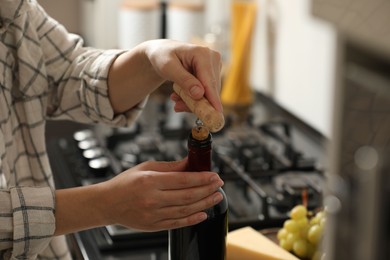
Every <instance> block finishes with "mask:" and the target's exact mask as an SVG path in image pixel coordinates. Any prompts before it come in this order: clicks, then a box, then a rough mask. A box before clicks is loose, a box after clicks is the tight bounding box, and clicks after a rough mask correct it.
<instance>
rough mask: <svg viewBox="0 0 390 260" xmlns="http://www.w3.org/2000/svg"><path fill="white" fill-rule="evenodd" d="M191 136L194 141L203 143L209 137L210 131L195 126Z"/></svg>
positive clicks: (203, 127)
mask: <svg viewBox="0 0 390 260" xmlns="http://www.w3.org/2000/svg"><path fill="white" fill-rule="evenodd" d="M191 134H192V137H193V138H194V139H196V140H198V141H203V140H206V139H207V137H208V136H209V130H208V129H207V127H205V126H195V127H193V128H192V132H191Z"/></svg>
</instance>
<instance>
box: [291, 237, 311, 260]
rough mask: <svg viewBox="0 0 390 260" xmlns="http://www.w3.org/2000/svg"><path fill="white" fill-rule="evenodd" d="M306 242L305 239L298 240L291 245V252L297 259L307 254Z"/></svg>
mask: <svg viewBox="0 0 390 260" xmlns="http://www.w3.org/2000/svg"><path fill="white" fill-rule="evenodd" d="M308 244H309V243H308V242H307V241H306V240H305V239H299V240H297V241H295V242H294V244H293V252H294V254H296V255H297V256H298V257H302V258H303V257H306V255H307V253H308Z"/></svg>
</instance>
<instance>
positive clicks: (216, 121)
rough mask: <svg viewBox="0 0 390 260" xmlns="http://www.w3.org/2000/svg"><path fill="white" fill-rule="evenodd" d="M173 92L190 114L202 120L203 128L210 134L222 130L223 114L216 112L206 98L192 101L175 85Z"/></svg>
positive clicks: (223, 123)
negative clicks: (184, 104)
mask: <svg viewBox="0 0 390 260" xmlns="http://www.w3.org/2000/svg"><path fill="white" fill-rule="evenodd" d="M173 90H174V91H175V92H176V94H178V95H179V96H180V97H181V99H182V100H183V101H184V103H186V105H187V107H188V108H189V109H190V110H191V111H192V113H194V114H195V115H196V116H197V117H198V118H199V119H200V120H202V122H203V124H204V126H206V127H207V128H208V129H209V131H210V132H213V133H215V132H218V131H220V130H221V129H222V128H223V126H224V125H225V118H224V116H223V113H221V112H218V111H217V110H216V109H215V108H214V107H213V106H212V105H211V104H210V103H209V101H208V100H207V99H206V98H204V97H203V98H201V99H199V100H194V99H192V98H191V97H190V96H189V95H187V94H186V93H185V92H184V91H183V90H182V88H181V87H180V86H179V85H177V84H176V83H174V84H173Z"/></svg>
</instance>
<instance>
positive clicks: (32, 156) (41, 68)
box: [0, 0, 144, 259]
mask: <svg viewBox="0 0 390 260" xmlns="http://www.w3.org/2000/svg"><path fill="white" fill-rule="evenodd" d="M121 52H122V51H120V50H107V51H103V50H97V49H93V48H86V47H83V42H82V40H81V38H80V37H78V36H76V35H73V34H69V33H68V32H67V31H66V30H65V28H64V27H63V26H61V25H60V24H59V23H58V22H56V21H55V20H53V19H52V18H50V17H49V16H48V15H47V14H46V13H45V11H44V10H43V9H42V7H41V6H39V4H38V3H37V2H36V0H0V185H2V187H0V258H1V259H70V258H71V256H70V254H69V250H68V248H67V246H66V242H65V239H64V237H63V236H58V237H53V233H54V231H55V216H54V211H55V193H54V183H53V177H52V172H51V170H50V165H49V160H48V156H47V152H46V148H45V133H44V130H45V121H46V120H47V119H66V120H74V121H78V122H82V123H105V124H109V125H112V126H126V125H129V124H130V123H131V122H132V121H134V120H135V118H136V117H137V116H138V114H139V112H140V110H141V109H142V107H143V105H144V102H143V103H142V104H139V105H138V106H137V107H135V108H134V109H132V110H130V111H128V112H126V113H125V114H122V115H114V112H113V109H112V107H111V104H110V102H109V99H108V92H107V74H108V69H109V66H110V64H111V63H112V61H113V60H114V59H115V58H116V57H117V56H118V55H119V54H120V53H121Z"/></svg>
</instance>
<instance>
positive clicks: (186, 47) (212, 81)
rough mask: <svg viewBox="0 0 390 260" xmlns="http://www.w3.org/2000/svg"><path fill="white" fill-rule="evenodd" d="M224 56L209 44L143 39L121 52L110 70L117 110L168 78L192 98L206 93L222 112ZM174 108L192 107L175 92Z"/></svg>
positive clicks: (133, 102)
mask: <svg viewBox="0 0 390 260" xmlns="http://www.w3.org/2000/svg"><path fill="white" fill-rule="evenodd" d="M221 67H222V63H221V56H220V54H219V53H218V52H216V51H213V50H211V49H209V48H207V47H201V46H198V45H194V44H189V43H184V42H178V41H173V40H152V41H147V42H144V43H141V44H140V45H138V46H136V47H135V48H133V49H131V50H129V51H128V52H125V53H123V54H122V55H120V56H119V57H118V58H117V59H116V60H115V61H114V62H113V64H112V65H111V67H110V70H109V74H108V94H109V98H110V101H111V104H112V106H113V108H114V111H115V112H116V113H122V112H124V111H127V110H129V109H130V108H132V107H133V106H135V105H136V104H137V103H139V102H140V101H141V100H142V99H144V98H145V97H146V96H147V95H148V94H150V93H151V92H153V91H154V90H155V89H156V88H158V87H159V86H161V85H162V83H164V82H165V81H172V82H175V83H177V84H178V85H179V86H180V87H182V88H183V89H184V91H185V92H186V93H187V94H188V95H190V96H191V97H192V98H193V99H195V100H199V99H201V98H202V97H205V98H206V99H207V100H208V101H209V102H210V103H211V105H212V106H214V108H215V109H216V110H217V111H219V112H222V104H221V101H220V97H219V92H220V89H221ZM171 99H172V100H173V101H175V102H176V104H175V110H176V111H178V112H182V111H189V110H188V107H187V106H186V105H185V103H184V102H183V101H182V100H181V99H180V97H179V96H178V95H176V94H172V96H171Z"/></svg>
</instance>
